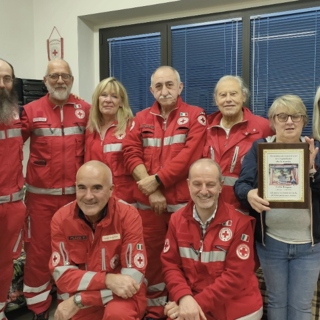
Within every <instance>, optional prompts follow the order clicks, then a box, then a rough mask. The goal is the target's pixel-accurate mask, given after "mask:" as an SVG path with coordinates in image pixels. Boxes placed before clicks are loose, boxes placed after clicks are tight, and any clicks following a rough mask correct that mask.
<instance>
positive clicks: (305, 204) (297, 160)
mask: <svg viewBox="0 0 320 320" xmlns="http://www.w3.org/2000/svg"><path fill="white" fill-rule="evenodd" d="M258 195H259V197H261V198H263V199H265V200H267V201H269V203H270V208H283V209H287V208H295V209H309V208H310V198H309V197H310V179H309V145H308V144H307V143H304V142H301V143H267V142H264V143H258Z"/></svg>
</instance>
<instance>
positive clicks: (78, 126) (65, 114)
mask: <svg viewBox="0 0 320 320" xmlns="http://www.w3.org/2000/svg"><path fill="white" fill-rule="evenodd" d="M89 109H90V105H89V104H88V103H86V102H85V101H84V100H79V99H75V98H74V97H73V95H70V96H69V100H68V102H67V103H66V104H65V105H64V106H63V107H60V106H57V105H54V104H53V103H51V102H50V100H49V94H47V95H46V96H45V97H42V98H40V99H39V100H36V101H33V102H31V103H29V104H27V105H25V106H24V110H23V112H22V117H21V121H22V136H23V140H24V141H26V140H27V139H28V138H29V137H30V158H29V162H28V167H27V177H26V183H27V190H28V191H29V192H32V193H37V194H49V195H62V194H73V193H75V177H76V173H77V171H78V169H79V168H80V166H81V165H82V164H83V160H84V135H85V128H86V125H87V120H88V116H89Z"/></svg>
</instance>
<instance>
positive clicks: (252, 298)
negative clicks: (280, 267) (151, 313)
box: [161, 198, 262, 320]
mask: <svg viewBox="0 0 320 320" xmlns="http://www.w3.org/2000/svg"><path fill="white" fill-rule="evenodd" d="M193 207H194V203H193V202H192V201H190V202H189V203H188V205H187V206H186V207H184V208H182V209H181V210H179V211H178V212H176V213H174V214H173V215H172V216H171V219H170V222H169V229H168V232H167V236H166V240H165V245H164V249H163V252H162V254H161V260H162V270H163V274H164V279H165V283H166V286H167V288H168V290H169V298H170V299H173V300H174V301H176V302H177V303H178V301H179V299H180V298H182V297H183V296H185V295H192V296H193V297H194V299H195V300H196V301H197V302H198V304H199V305H200V307H201V308H202V310H203V312H204V313H205V314H206V317H207V319H208V320H210V319H212V320H213V319H219V320H235V319H238V318H241V317H244V316H247V315H250V316H251V317H248V318H244V319H248V320H249V319H250V320H258V319H260V318H261V315H262V298H261V294H260V291H259V287H258V280H257V278H256V276H255V274H254V271H253V268H254V251H253V250H254V249H253V246H254V238H253V229H254V224H255V223H254V219H253V218H252V217H249V216H246V215H243V214H241V213H240V212H238V211H237V210H235V209H234V208H233V207H232V206H230V205H229V204H227V203H224V202H223V201H222V200H221V199H220V198H219V204H218V209H217V211H216V215H215V217H214V219H213V220H212V221H211V223H210V224H209V226H208V227H207V229H206V232H205V235H204V237H202V232H201V228H200V224H199V222H197V221H196V220H195V219H194V218H193ZM241 319H242V318H241Z"/></svg>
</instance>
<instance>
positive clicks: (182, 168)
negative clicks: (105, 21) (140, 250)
mask: <svg viewBox="0 0 320 320" xmlns="http://www.w3.org/2000/svg"><path fill="white" fill-rule="evenodd" d="M182 89H183V84H182V82H181V81H180V76H179V73H178V72H177V70H175V69H174V68H172V67H168V66H162V67H160V68H158V69H157V70H156V71H155V72H154V73H153V75H152V77H151V87H150V90H151V93H152V94H153V96H154V98H155V99H156V102H155V103H154V104H153V106H152V107H150V108H147V109H145V110H143V111H141V112H138V113H137V115H136V117H135V119H134V120H133V122H132V125H131V128H130V130H129V133H128V134H127V136H126V137H125V139H124V142H123V144H122V148H123V153H124V161H125V164H126V166H127V168H128V170H129V171H130V172H131V173H132V175H133V177H134V178H135V180H136V181H137V185H136V187H135V189H134V197H135V199H136V201H137V205H138V209H139V213H140V215H141V217H142V222H143V233H144V239H145V242H146V247H147V254H148V261H149V265H148V268H147V272H146V278H147V280H148V285H149V287H148V294H147V297H148V312H147V316H146V319H160V318H163V317H164V314H163V307H162V304H163V303H165V302H166V298H167V292H166V289H165V284H164V282H163V278H162V275H161V262H160V254H161V251H162V248H163V244H164V239H165V235H166V231H167V225H168V221H169V219H170V214H171V213H172V212H175V211H177V210H178V209H180V208H181V207H183V206H185V205H186V203H187V201H188V198H189V193H188V186H187V181H186V179H187V175H188V169H189V166H190V165H191V163H192V162H194V161H195V160H197V159H199V158H201V154H202V149H203V146H204V142H205V134H206V117H205V112H204V111H203V110H202V109H200V108H198V107H193V106H190V105H188V104H186V103H184V102H183V101H182V99H181V97H180V94H181V92H182Z"/></svg>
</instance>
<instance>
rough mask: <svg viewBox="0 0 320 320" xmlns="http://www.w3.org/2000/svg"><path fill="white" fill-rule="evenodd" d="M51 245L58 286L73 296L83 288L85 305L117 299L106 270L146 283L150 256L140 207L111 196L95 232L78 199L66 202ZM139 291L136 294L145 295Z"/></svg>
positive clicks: (54, 225)
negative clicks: (106, 280) (113, 297)
mask: <svg viewBox="0 0 320 320" xmlns="http://www.w3.org/2000/svg"><path fill="white" fill-rule="evenodd" d="M51 245H52V256H51V259H50V262H49V268H50V271H51V273H52V275H53V278H54V280H55V282H56V284H57V287H58V289H59V290H61V291H63V292H66V293H69V294H70V295H71V294H74V293H76V292H81V299H82V304H83V305H84V306H103V305H104V304H106V303H107V302H108V301H110V300H111V299H112V292H111V291H110V290H108V289H106V285H105V276H106V273H122V274H127V275H130V276H131V277H132V278H134V279H135V280H136V281H137V282H138V283H142V282H143V279H144V273H145V269H146V265H147V258H146V252H145V248H144V242H143V235H142V222H141V218H140V216H139V214H138V212H137V209H135V208H134V207H132V206H130V205H128V204H124V203H121V202H120V201H119V199H116V198H114V197H111V198H110V199H109V202H108V204H107V212H106V216H105V217H104V218H103V219H102V220H101V221H100V222H99V223H98V225H97V226H96V228H95V232H94V233H93V231H92V229H91V227H90V226H89V225H88V224H87V223H86V222H85V220H84V219H82V218H80V217H79V207H78V205H77V202H76V201H74V202H71V203H69V204H67V205H66V206H64V207H62V208H61V209H60V210H58V211H57V212H56V213H55V215H54V217H53V218H52V222H51ZM142 286H144V287H145V284H144V283H143V284H142ZM140 291H141V293H140V294H139V293H138V294H137V297H139V298H140V299H141V298H144V299H146V298H145V291H144V294H143V296H142V297H141V295H142V293H143V290H141V289H140ZM140 291H139V292H140ZM135 296H136V295H135ZM135 296H134V297H135Z"/></svg>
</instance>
